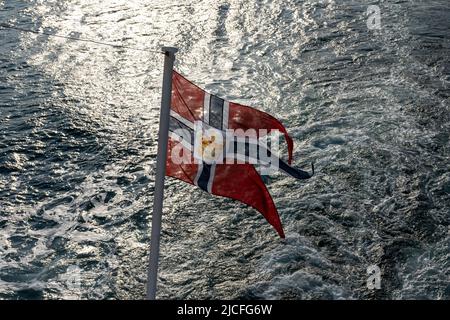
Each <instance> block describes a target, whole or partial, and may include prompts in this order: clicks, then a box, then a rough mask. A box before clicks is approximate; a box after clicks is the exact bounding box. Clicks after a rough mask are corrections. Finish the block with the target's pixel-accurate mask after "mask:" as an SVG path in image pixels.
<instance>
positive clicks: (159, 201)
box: [147, 47, 178, 300]
mask: <svg viewBox="0 0 450 320" xmlns="http://www.w3.org/2000/svg"><path fill="white" fill-rule="evenodd" d="M162 51H163V52H164V55H165V58H164V76H163V86H162V98H161V114H160V119H159V139H158V156H157V160H156V178H155V192H154V202H153V215H152V235H151V244H150V245H151V248H150V260H149V267H148V277H147V300H155V299H156V285H157V279H158V260H159V243H160V237H161V219H162V207H163V199H164V178H165V175H166V161H167V144H168V141H169V122H170V104H171V101H172V73H173V65H174V62H175V53H177V52H178V49H177V48H173V47H163V48H162Z"/></svg>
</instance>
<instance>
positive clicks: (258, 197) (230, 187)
mask: <svg viewBox="0 0 450 320" xmlns="http://www.w3.org/2000/svg"><path fill="white" fill-rule="evenodd" d="M196 122H201V123H202V124H205V125H206V126H208V127H211V128H214V129H215V130H218V131H219V132H224V131H225V130H227V129H242V130H244V131H245V130H248V129H255V130H256V134H257V135H259V134H260V132H259V130H260V129H266V130H267V131H269V132H270V130H279V131H280V132H282V133H283V134H284V136H285V139H286V141H287V144H288V151H289V162H291V160H292V149H293V143H292V139H291V138H290V137H289V135H288V133H287V131H286V129H285V128H284V126H283V125H282V124H281V123H280V122H279V121H278V120H276V119H275V118H274V117H272V116H270V115H268V114H267V113H264V112H261V111H258V110H256V109H253V108H251V107H247V106H243V105H240V104H236V103H232V102H227V101H225V100H223V99H220V98H219V97H217V96H214V95H211V94H209V93H207V92H205V91H204V90H202V89H200V88H199V87H197V86H196V85H194V84H193V83H191V82H190V81H189V80H187V79H186V78H184V77H183V76H181V75H180V74H179V73H177V72H175V71H174V73H173V83H172V106H171V124H170V133H169V137H170V138H169V145H168V157H167V164H166V170H167V171H166V175H168V176H170V177H173V178H177V179H180V180H182V181H184V182H186V183H190V184H193V185H197V186H198V187H200V188H201V189H203V190H204V191H207V192H209V193H211V194H214V195H218V196H223V197H227V198H231V199H235V200H239V201H241V202H243V203H245V204H247V205H249V206H252V207H253V208H255V209H256V210H258V211H259V212H261V213H262V214H263V216H264V217H265V218H266V220H267V221H268V222H269V223H270V224H271V225H272V226H273V227H274V228H275V230H276V231H277V232H278V234H279V235H280V237H282V238H284V232H283V227H282V225H281V221H280V218H279V215H278V212H277V209H276V207H275V204H274V202H273V200H272V197H271V196H270V193H269V191H268V190H267V188H266V186H265V184H264V182H263V181H262V179H261V177H260V175H259V174H258V172H257V171H256V169H255V167H254V165H253V164H249V163H244V164H227V163H216V162H212V163H208V162H203V161H196V159H195V157H194V148H195V145H194V143H193V141H194V140H195V137H194V136H195V123H196ZM177 130H183V132H184V133H183V134H181V135H180V134H179V131H177ZM258 137H259V136H258ZM202 139H203V138H202ZM180 141H182V142H183V143H180ZM202 143H203V140H202ZM206 144H207V143H206ZM180 159H181V160H183V161H180ZM280 169H282V170H283V171H284V172H286V173H288V174H290V175H292V176H294V177H296V178H299V179H308V178H310V177H311V175H309V174H308V173H306V172H304V171H301V170H297V169H294V168H292V167H290V166H289V165H287V164H286V163H284V162H283V161H281V160H280Z"/></svg>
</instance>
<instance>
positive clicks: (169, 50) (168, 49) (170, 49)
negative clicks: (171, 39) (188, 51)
mask: <svg viewBox="0 0 450 320" xmlns="http://www.w3.org/2000/svg"><path fill="white" fill-rule="evenodd" d="M161 49H162V51H163V52H164V53H172V54H175V53H177V52H178V48H175V47H162V48H161Z"/></svg>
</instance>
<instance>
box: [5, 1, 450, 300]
mask: <svg viewBox="0 0 450 320" xmlns="http://www.w3.org/2000/svg"><path fill="white" fill-rule="evenodd" d="M370 4H373V3H372V2H369V1H357V2H356V1H340V0H330V1H312V0H311V1H294V0H289V1H281V0H263V1H234V0H230V1H222V0H221V1H212V0H209V1H203V2H201V3H199V4H193V3H191V2H190V1H167V0H165V1H162V0H161V1H160V0H157V1H151V2H147V3H144V2H141V1H122V0H117V1H110V2H107V3H106V2H103V3H102V4H95V3H93V2H91V1H85V0H74V1H57V0H54V1H45V2H43V1H29V2H25V1H16V0H1V1H0V22H2V23H9V24H14V25H17V26H21V27H23V28H29V29H34V30H41V31H46V32H51V33H58V34H63V35H71V36H74V37H77V36H80V37H82V38H91V39H96V40H99V41H105V42H111V43H115V44H120V45H127V46H137V47H148V48H158V47H159V46H161V45H167V44H173V45H175V46H177V47H179V48H180V53H179V54H178V56H177V59H178V60H177V69H178V70H179V71H181V72H182V73H183V74H185V75H187V76H188V77H189V78H190V79H191V80H192V81H194V82H196V83H198V84H199V85H202V86H203V87H205V88H206V89H207V90H209V91H211V92H213V93H217V94H219V95H221V96H222V97H224V98H227V99H231V100H233V101H237V102H240V103H245V104H249V105H253V106H255V107H258V108H259V109H261V110H265V111H268V112H270V113H271V114H273V115H275V116H276V117H278V118H280V119H281V120H282V121H283V123H284V124H285V125H286V127H287V128H288V131H289V132H290V133H291V135H292V137H293V139H294V141H295V163H296V165H298V166H300V167H304V166H306V165H307V164H308V163H310V162H315V163H316V167H317V171H318V173H317V175H316V176H315V177H314V178H313V179H311V180H309V181H307V182H298V181H294V180H293V179H291V178H289V177H285V176H282V175H279V176H274V177H272V178H270V179H268V188H269V190H270V192H271V193H272V195H273V197H274V200H275V203H276V204H277V207H278V208H279V211H280V215H281V219H282V222H283V224H284V227H285V231H286V234H287V239H286V240H285V241H281V240H280V239H278V238H277V236H276V233H275V232H274V231H273V230H272V229H271V227H270V226H269V225H268V224H267V223H266V222H265V221H264V219H263V218H262V216H261V215H260V214H258V213H257V212H255V211H254V210H252V209H250V208H247V207H245V206H243V205H241V204H239V203H236V202H234V201H231V200H226V199H222V198H215V197H211V196H209V195H208V194H205V193H202V192H201V191H200V190H197V189H196V188H194V187H192V186H188V185H183V184H181V183H179V182H176V181H173V180H169V181H168V182H167V188H166V201H165V215H164V219H163V235H162V247H161V268H160V270H161V273H160V282H159V297H160V298H201V299H204V298H206V299H214V298H227V299H228V298H245V299H248V298H266V299H276V298H282V299H357V298H360V299H413V298H427V299H449V298H450V285H449V279H450V277H449V276H450V259H449V247H450V246H449V245H450V237H449V220H450V161H449V159H450V148H449V135H450V108H449V93H450V91H449V81H450V78H449V74H450V72H449V71H450V64H449V53H450V39H449V31H450V23H449V21H450V19H449V18H450V10H449V5H448V1H445V0H433V1H418V0H412V1H383V2H382V3H379V8H380V13H381V26H380V29H376V30H370V29H368V26H367V19H368V16H367V15H366V11H367V8H368V6H369V5H370ZM0 43H1V46H0V298H3V299H41V298H42V299H55V298H58V299H61V298H63V299H64V298H66V299H69V298H81V299H111V298H121V299H141V298H143V297H144V295H145V290H144V289H145V281H146V266H147V257H148V250H149V245H150V239H149V234H150V223H151V208H152V196H153V182H154V165H155V155H156V139H157V126H158V110H159V99H160V91H161V88H160V84H161V76H162V63H163V59H162V57H161V56H160V55H158V54H153V53H150V52H139V51H134V50H129V49H119V48H110V47H104V46H97V45H92V44H88V43H82V42H76V41H71V40H65V39H57V38H49V37H46V36H42V35H34V34H25V33H21V32H18V31H15V30H4V29H1V28H0ZM369 266H378V267H379V268H380V270H381V289H380V290H370V289H368V288H367V286H366V281H367V278H368V275H367V272H366V271H367V268H368V267H369Z"/></svg>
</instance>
